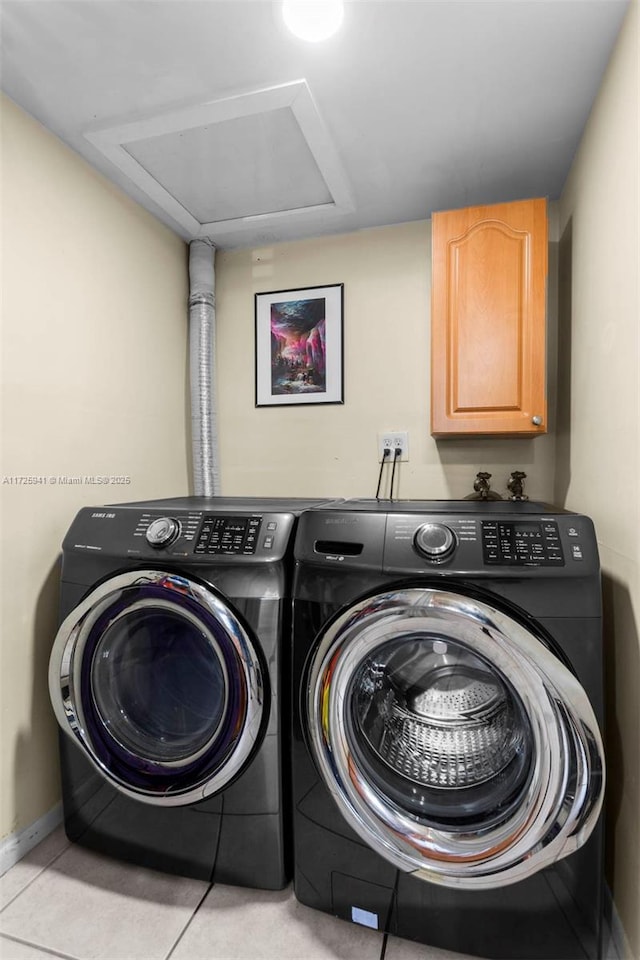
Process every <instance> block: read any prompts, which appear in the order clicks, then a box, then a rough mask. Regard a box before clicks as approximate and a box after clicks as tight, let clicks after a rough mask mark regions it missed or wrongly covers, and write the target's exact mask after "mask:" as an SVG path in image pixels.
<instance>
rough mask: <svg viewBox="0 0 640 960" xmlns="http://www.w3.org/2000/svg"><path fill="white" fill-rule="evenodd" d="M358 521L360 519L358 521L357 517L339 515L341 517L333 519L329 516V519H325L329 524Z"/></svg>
mask: <svg viewBox="0 0 640 960" xmlns="http://www.w3.org/2000/svg"><path fill="white" fill-rule="evenodd" d="M357 522H358V521H357V519H356V517H339V518H336V519H335V520H332V519H331V518H330V517H327V519H326V520H325V523H327V524H329V523H357Z"/></svg>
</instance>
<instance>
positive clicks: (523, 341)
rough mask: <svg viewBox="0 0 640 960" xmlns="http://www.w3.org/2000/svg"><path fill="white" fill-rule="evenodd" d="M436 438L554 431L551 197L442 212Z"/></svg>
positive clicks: (436, 225) (436, 292)
mask: <svg viewBox="0 0 640 960" xmlns="http://www.w3.org/2000/svg"><path fill="white" fill-rule="evenodd" d="M432 249H433V255H432V260H433V277H432V301H431V432H432V434H433V435H434V436H436V437H438V436H440V437H444V436H465V435H466V436H469V435H482V434H487V435H494V436H495V435H498V436H499V435H501V434H502V435H506V436H535V435H537V434H541V433H546V429H547V427H546V424H547V407H546V383H545V365H546V336H545V333H546V279H547V205H546V200H543V199H542V200H522V201H518V202H516V203H501V204H497V205H494V206H488V207H468V208H466V209H463V210H451V211H447V212H443V213H434V214H433V248H432Z"/></svg>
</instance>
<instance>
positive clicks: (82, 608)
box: [49, 498, 318, 889]
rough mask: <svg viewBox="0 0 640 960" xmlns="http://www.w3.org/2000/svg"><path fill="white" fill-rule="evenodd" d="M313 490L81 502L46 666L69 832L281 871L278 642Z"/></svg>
mask: <svg viewBox="0 0 640 960" xmlns="http://www.w3.org/2000/svg"><path fill="white" fill-rule="evenodd" d="M317 502H318V501H309V500H279V499H273V500H265V499H245V498H239V499H234V498H211V499H196V498H186V499H171V500H164V501H151V502H143V503H131V504H120V505H115V506H108V507H96V508H85V509H83V510H81V511H80V513H79V514H78V515H77V517H76V518H75V520H74V521H73V524H72V525H71V528H70V529H69V532H68V533H67V535H66V537H65V540H64V544H63V550H62V573H61V625H60V628H59V631H58V634H57V637H56V640H55V643H54V646H53V651H52V655H51V660H50V667H49V687H50V695H51V701H52V704H53V708H54V711H55V715H56V718H57V720H58V723H59V726H60V737H59V742H60V757H61V768H62V787H63V806H64V818H65V826H66V830H67V834H68V836H69V837H70V838H71V839H72V840H74V841H77V842H78V843H80V844H84V845H86V846H88V847H91V848H93V849H95V850H98V851H101V852H103V853H106V854H109V855H111V856H114V857H118V858H121V859H124V860H129V861H132V862H135V863H138V864H143V865H144V866H147V867H151V868H155V869H158V870H164V871H166V872H170V873H176V874H183V875H186V876H191V877H196V878H199V879H204V880H208V881H213V880H216V881H220V882H224V883H230V884H238V885H242V886H254V887H264V888H270V889H278V888H281V887H283V886H284V885H285V883H286V882H287V880H288V878H289V877H290V858H291V851H290V843H289V838H288V824H289V820H290V816H289V811H288V809H287V800H288V796H289V791H288V768H289V761H288V759H284V758H283V751H285V746H286V745H285V743H284V741H285V740H288V725H287V736H286V737H283V736H282V727H281V711H282V698H283V691H287V690H288V683H287V681H286V680H285V681H284V683H283V672H285V671H286V662H285V659H284V658H283V645H282V644H283V635H284V634H285V633H286V634H287V635H288V633H289V625H290V574H291V550H292V545H293V534H294V529H295V525H296V522H297V517H298V515H299V513H300V511H301V510H302V509H304V508H305V507H309V506H311V505H312V504H313V503H317ZM284 653H285V654H286V650H285V651H284ZM285 698H286V697H285Z"/></svg>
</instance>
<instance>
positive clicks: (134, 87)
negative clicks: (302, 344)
mask: <svg viewBox="0 0 640 960" xmlns="http://www.w3.org/2000/svg"><path fill="white" fill-rule="evenodd" d="M627 6H628V0H444V2H439V0H347V3H346V13H345V19H344V24H343V28H342V30H341V31H340V33H339V34H338V35H337V36H335V37H333V38H332V39H330V40H328V41H324V42H323V43H320V44H309V43H306V42H305V41H302V40H296V39H295V38H294V37H292V36H291V35H290V34H289V33H288V32H287V31H286V29H285V28H284V26H283V25H282V23H281V20H280V16H279V5H278V4H277V3H272V2H271V0H1V2H0V18H1V19H0V27H1V33H0V41H1V53H2V61H1V62H2V72H1V79H2V88H3V90H4V91H5V93H7V94H8V95H9V96H10V97H11V98H12V99H13V100H14V101H15V102H16V103H18V104H19V105H20V106H22V107H23V108H24V109H25V110H27V111H28V112H29V113H31V114H32V115H33V116H34V117H36V118H37V119H38V120H40V121H41V123H43V124H44V125H45V126H46V127H48V128H49V129H50V130H52V131H53V132H54V133H56V134H57V135H58V136H59V137H60V138H61V139H62V140H64V141H65V142H66V143H68V144H69V145H70V146H71V147H72V148H73V149H74V150H76V151H77V152H78V153H80V154H82V156H84V157H85V158H86V159H87V160H88V161H89V163H91V164H92V165H93V166H94V167H96V168H97V169H98V170H100V171H102V172H103V173H104V174H105V175H106V176H107V177H108V178H109V179H110V180H112V181H113V182H115V183H117V184H119V185H120V186H121V187H122V188H123V189H124V190H125V191H126V192H127V193H128V194H130V195H131V196H132V197H133V198H134V199H136V200H137V201H139V202H140V203H141V204H143V205H144V206H145V207H147V209H149V210H150V211H151V212H152V213H154V214H155V215H156V216H157V217H159V218H160V219H161V220H163V221H164V222H165V223H167V224H168V225H169V226H170V227H172V229H174V230H175V231H176V232H177V233H178V234H180V235H181V236H183V237H184V238H185V239H192V238H193V237H197V236H207V237H210V238H211V239H212V240H213V241H214V243H216V245H218V246H220V247H223V248H234V247H245V246H262V245H265V244H269V243H272V242H277V241H281V240H291V239H299V238H303V237H309V236H317V235H320V234H326V233H338V232H343V231H352V230H356V229H359V228H362V227H370V226H379V225H383V224H391V223H402V222H405V221H409V220H417V219H424V218H427V217H429V216H430V215H431V212H432V211H433V210H442V209H449V208H453V207H460V206H466V205H469V204H475V203H493V202H499V201H505V200H513V199H518V198H523V197H534V196H548V197H549V198H551V199H556V198H557V197H558V196H559V194H560V192H561V190H562V186H563V184H564V181H565V178H566V175H567V172H568V170H569V167H570V165H571V161H572V158H573V155H574V153H575V150H576V147H577V145H578V143H579V140H580V136H581V133H582V130H583V128H584V124H585V121H586V119H587V117H588V114H589V110H590V108H591V105H592V103H593V100H594V97H595V95H596V93H597V90H598V87H599V85H600V82H601V79H602V76H603V73H604V70H605V67H606V64H607V61H608V59H609V56H610V54H611V50H612V48H613V44H614V42H615V38H616V36H617V34H618V31H619V29H620V26H621V23H622V19H623V17H624V14H625V11H626V8H627Z"/></svg>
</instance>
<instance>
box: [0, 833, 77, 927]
mask: <svg viewBox="0 0 640 960" xmlns="http://www.w3.org/2000/svg"><path fill="white" fill-rule="evenodd" d="M70 846H71V844H70V843H67V845H66V847H65V848H64V850H61V851H60V852H59V853H56V855H55V857H52V858H51V860H49V862H48V863H45V865H44V867H43V868H42V869H41V870H39V871H38V872H37V873H36V874H35V876H33V877H31V879H30V880H29V881H28V882H27V883H26V884H25V885H24V887H22V888H21V889H20V890H18V892H17V893H16V894H15V896H13V897H11V899H10V900H7V902H6V903H5V905H4V906H3V907H2V909H0V916H1V915H2V914H3V913H4V911H5V910H6V909H7V907H10V906H11V904H12V903H15V902H16V900H17V899H18V897H21V896H22V894H23V893H25V892H26V891H27V890H28V889H29V887H30V886H31V885H32V884H33V883H35V882H36V880H38V879H39V878H40V877H41V876H42V874H43V873H44V872H45V870H48V869H49V867H51V866H53V864H54V863H55V862H56V861H57V860H59V859H60V857H61V856H62V855H63V853H66V852H67V850H68V849H69V847H70ZM18 863H20V861H18ZM17 865H18V864H17V863H16V864H14V866H13V867H12V868H11V869H12V870H13V869H14V867H17ZM8 873H9V871H7V873H5V874H3V876H5V877H6V876H7V875H8ZM0 934H2V930H0ZM3 936H5V934H3ZM7 936H8V934H7Z"/></svg>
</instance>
